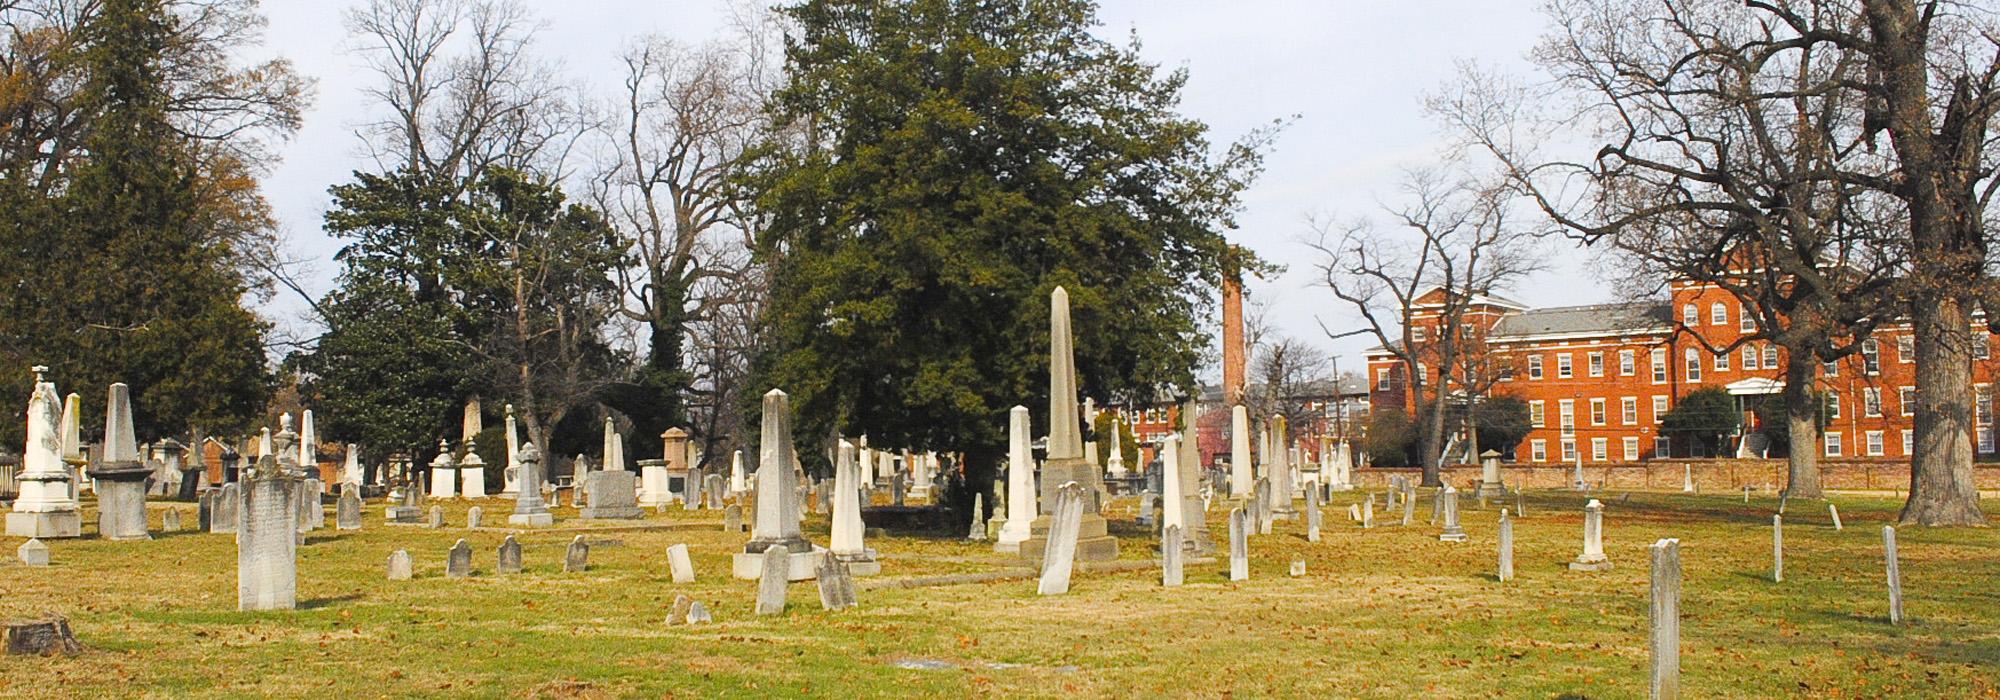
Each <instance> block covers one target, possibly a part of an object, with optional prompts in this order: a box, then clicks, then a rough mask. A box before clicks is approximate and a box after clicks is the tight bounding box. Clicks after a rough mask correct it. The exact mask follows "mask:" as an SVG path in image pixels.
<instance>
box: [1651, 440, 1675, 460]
mask: <svg viewBox="0 0 2000 700" xmlns="http://www.w3.org/2000/svg"><path fill="white" fill-rule="evenodd" d="M1673 456H1674V441H1673V440H1672V439H1669V438H1668V437H1667V436H1665V435H1662V436H1660V437H1656V438H1653V459H1668V458H1670V457H1673Z"/></svg>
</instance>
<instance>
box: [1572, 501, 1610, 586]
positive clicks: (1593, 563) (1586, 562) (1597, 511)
mask: <svg viewBox="0 0 2000 700" xmlns="http://www.w3.org/2000/svg"><path fill="white" fill-rule="evenodd" d="M1569 568H1570V570H1571V571H1609V570H1611V560H1610V559H1607V558H1605V556H1604V504H1603V503H1599V502H1597V499H1595V498H1593V499H1590V503H1588V504H1586V505H1585V506H1584V507H1583V553H1582V554H1578V555H1576V561H1573V562H1570V563H1569Z"/></svg>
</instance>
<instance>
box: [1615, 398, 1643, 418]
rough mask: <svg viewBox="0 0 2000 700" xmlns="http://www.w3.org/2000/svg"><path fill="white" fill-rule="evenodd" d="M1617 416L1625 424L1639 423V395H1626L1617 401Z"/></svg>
mask: <svg viewBox="0 0 2000 700" xmlns="http://www.w3.org/2000/svg"><path fill="white" fill-rule="evenodd" d="M1618 409H1619V410H1618V413H1619V418H1621V419H1622V422H1623V423H1624V424H1625V425H1638V424H1639V397H1637V396H1627V397H1625V398H1623V399H1619V401H1618Z"/></svg>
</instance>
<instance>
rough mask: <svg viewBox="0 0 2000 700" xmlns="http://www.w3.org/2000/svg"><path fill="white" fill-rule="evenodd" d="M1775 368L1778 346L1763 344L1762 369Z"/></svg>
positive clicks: (1776, 365)
mask: <svg viewBox="0 0 2000 700" xmlns="http://www.w3.org/2000/svg"><path fill="white" fill-rule="evenodd" d="M1777 368H1778V346H1776V345H1772V344H1770V343H1765V344H1764V369H1777Z"/></svg>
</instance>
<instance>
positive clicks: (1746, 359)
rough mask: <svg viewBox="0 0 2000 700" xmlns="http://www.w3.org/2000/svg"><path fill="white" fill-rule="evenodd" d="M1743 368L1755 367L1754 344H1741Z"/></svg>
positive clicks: (1755, 349) (1755, 351) (1755, 353)
mask: <svg viewBox="0 0 2000 700" xmlns="http://www.w3.org/2000/svg"><path fill="white" fill-rule="evenodd" d="M1743 369H1757V348H1756V347H1755V346H1751V345H1745V346H1743Z"/></svg>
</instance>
